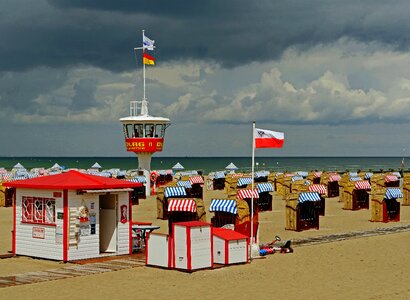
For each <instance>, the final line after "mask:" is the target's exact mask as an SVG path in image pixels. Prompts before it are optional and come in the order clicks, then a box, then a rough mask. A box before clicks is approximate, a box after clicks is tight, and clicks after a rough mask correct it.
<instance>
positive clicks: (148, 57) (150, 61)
mask: <svg viewBox="0 0 410 300" xmlns="http://www.w3.org/2000/svg"><path fill="white" fill-rule="evenodd" d="M143 63H144V65H155V58H153V57H152V56H151V55H148V54H147V53H144V55H143Z"/></svg>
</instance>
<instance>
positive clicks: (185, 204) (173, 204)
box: [168, 199, 196, 213]
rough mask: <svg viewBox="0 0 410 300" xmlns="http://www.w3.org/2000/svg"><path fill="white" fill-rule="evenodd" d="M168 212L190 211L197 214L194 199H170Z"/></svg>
mask: <svg viewBox="0 0 410 300" xmlns="http://www.w3.org/2000/svg"><path fill="white" fill-rule="evenodd" d="M168 211H169V212H172V211H189V212H193V213H194V212H196V203H195V200H194V199H168Z"/></svg>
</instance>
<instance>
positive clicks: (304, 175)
mask: <svg viewBox="0 0 410 300" xmlns="http://www.w3.org/2000/svg"><path fill="white" fill-rule="evenodd" d="M296 174H297V175H299V176H302V177H303V178H306V177H307V176H308V174H309V173H308V172H306V171H297V172H296Z"/></svg>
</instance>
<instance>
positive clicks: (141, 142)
mask: <svg viewBox="0 0 410 300" xmlns="http://www.w3.org/2000/svg"><path fill="white" fill-rule="evenodd" d="M163 145H164V138H129V139H125V147H126V148H127V151H130V152H157V151H162V146H163Z"/></svg>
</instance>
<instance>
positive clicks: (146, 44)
mask: <svg viewBox="0 0 410 300" xmlns="http://www.w3.org/2000/svg"><path fill="white" fill-rule="evenodd" d="M154 43H155V41H154V40H151V39H149V38H148V37H146V36H145V35H142V44H143V48H144V49H147V50H154Z"/></svg>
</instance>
